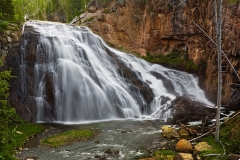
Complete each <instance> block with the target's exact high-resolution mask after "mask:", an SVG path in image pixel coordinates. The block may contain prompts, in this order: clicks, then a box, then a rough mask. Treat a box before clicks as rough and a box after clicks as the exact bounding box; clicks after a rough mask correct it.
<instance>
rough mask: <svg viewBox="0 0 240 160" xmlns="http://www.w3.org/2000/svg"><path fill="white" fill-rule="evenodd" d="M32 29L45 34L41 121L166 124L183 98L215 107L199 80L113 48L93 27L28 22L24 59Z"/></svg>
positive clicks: (40, 60) (40, 54) (38, 94)
mask: <svg viewBox="0 0 240 160" xmlns="http://www.w3.org/2000/svg"><path fill="white" fill-rule="evenodd" d="M27 26H28V27H32V28H33V30H34V34H39V36H38V37H39V38H38V41H37V44H38V45H37V46H35V49H36V50H35V64H34V84H33V85H34V97H35V99H36V102H37V116H36V121H37V122H49V121H51V122H58V123H82V122H85V121H96V120H111V119H118V118H134V117H135V118H136V117H138V118H141V117H145V118H146V117H147V118H160V119H163V120H166V119H167V118H170V117H171V116H172V112H173V111H172V110H168V108H167V107H168V105H169V104H170V102H171V100H173V99H174V98H175V97H176V96H178V95H191V97H192V98H194V99H195V100H198V101H200V102H203V103H206V104H208V105H212V103H211V102H210V101H208V100H207V99H206V97H205V95H204V92H203V90H201V89H200V88H199V86H198V77H196V76H194V75H192V74H188V73H186V72H181V71H176V70H173V69H168V68H165V67H163V66H161V65H157V64H152V63H149V62H146V61H144V60H142V59H140V58H137V57H135V56H133V55H129V54H127V53H124V52H121V51H118V50H116V49H113V48H111V47H109V46H108V45H107V44H106V43H105V42H104V41H103V40H102V39H101V38H100V37H99V36H97V35H95V34H93V33H92V32H91V31H90V30H89V29H88V28H87V27H79V26H70V25H66V24H61V23H54V22H40V21H28V22H26V24H25V30H24V31H23V37H24V38H25V40H24V44H22V46H21V54H22V55H24V56H26V54H27V53H26V48H25V47H26V46H27V45H28V43H29V42H28V36H29V34H30V31H28V30H27V29H26V27H27ZM31 32H32V31H31ZM24 56H23V57H24ZM23 59H24V58H23ZM22 63H23V64H24V60H23V62H22ZM122 67H123V68H124V69H123V68H122ZM128 77H134V80H133V78H132V79H129V78H128ZM146 90H148V91H147V92H146ZM151 97H152V98H151Z"/></svg>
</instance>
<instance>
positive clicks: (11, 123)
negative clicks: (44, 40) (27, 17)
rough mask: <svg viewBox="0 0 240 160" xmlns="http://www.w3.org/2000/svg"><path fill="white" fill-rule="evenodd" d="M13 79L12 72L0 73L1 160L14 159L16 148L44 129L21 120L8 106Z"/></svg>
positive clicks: (0, 63)
mask: <svg viewBox="0 0 240 160" xmlns="http://www.w3.org/2000/svg"><path fill="white" fill-rule="evenodd" d="M1 65H2V62H1V61H0V66H1ZM11 78H13V76H12V75H11V70H5V71H2V72H0V160H5V159H6V160H11V159H14V158H13V157H12V154H13V153H14V148H18V147H20V146H22V145H23V144H24V142H25V141H26V139H27V137H28V136H30V135H32V134H36V133H38V132H39V131H42V130H43V127H39V126H38V125H35V124H30V123H28V122H25V121H23V120H21V118H20V117H18V116H17V114H16V112H15V109H14V108H12V107H11V106H10V105H9V104H8V91H9V80H10V79H11Z"/></svg>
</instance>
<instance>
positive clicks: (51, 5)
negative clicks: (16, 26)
mask: <svg viewBox="0 0 240 160" xmlns="http://www.w3.org/2000/svg"><path fill="white" fill-rule="evenodd" d="M89 1H90V0H37V1H33V0H14V6H15V13H16V14H15V19H17V20H20V21H24V19H23V18H24V15H25V14H29V17H30V19H39V20H47V17H48V16H49V15H53V14H55V13H59V14H61V16H64V17H65V19H66V20H67V22H70V21H71V20H72V19H73V18H74V17H75V16H78V15H79V14H81V13H83V12H84V11H85V10H86V6H87V4H88V2H89Z"/></svg>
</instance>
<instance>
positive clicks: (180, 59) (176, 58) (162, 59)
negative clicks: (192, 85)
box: [141, 49, 198, 71]
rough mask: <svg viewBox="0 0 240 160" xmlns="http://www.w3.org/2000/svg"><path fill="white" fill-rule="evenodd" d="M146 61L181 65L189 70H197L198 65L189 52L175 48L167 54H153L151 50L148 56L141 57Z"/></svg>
mask: <svg viewBox="0 0 240 160" xmlns="http://www.w3.org/2000/svg"><path fill="white" fill-rule="evenodd" d="M141 58H143V59H144V60H146V61H149V62H152V63H158V64H170V65H173V66H181V67H184V68H186V70H187V71H197V70H198V66H197V65H195V64H194V63H193V61H192V60H190V59H189V57H188V53H187V52H182V51H178V50H177V49H174V50H173V51H172V52H171V53H169V54H167V55H166V56H165V55H152V54H151V53H150V52H147V53H146V56H143V57H141Z"/></svg>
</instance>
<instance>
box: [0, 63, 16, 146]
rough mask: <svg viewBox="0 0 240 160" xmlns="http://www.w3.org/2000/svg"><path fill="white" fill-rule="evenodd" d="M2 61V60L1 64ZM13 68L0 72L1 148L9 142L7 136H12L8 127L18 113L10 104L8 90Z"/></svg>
mask: <svg viewBox="0 0 240 160" xmlns="http://www.w3.org/2000/svg"><path fill="white" fill-rule="evenodd" d="M1 65H2V61H1V60H0V66H1ZM12 77H13V76H11V70H10V71H8V70H6V71H2V72H0V150H1V147H3V146H4V144H5V143H7V142H6V141H7V139H8V138H6V137H7V136H11V131H9V130H8V129H6V128H8V125H9V123H11V119H13V118H12V117H13V116H15V115H16V112H15V110H14V108H12V107H10V105H9V104H8V101H7V99H8V91H9V80H10V79H11V78H12Z"/></svg>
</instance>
